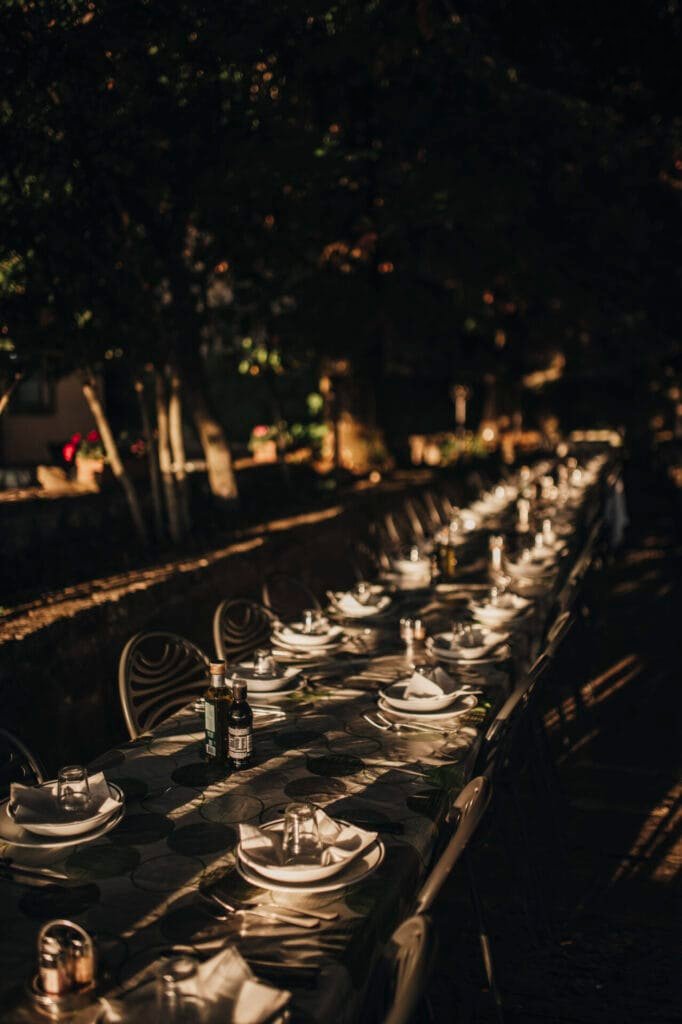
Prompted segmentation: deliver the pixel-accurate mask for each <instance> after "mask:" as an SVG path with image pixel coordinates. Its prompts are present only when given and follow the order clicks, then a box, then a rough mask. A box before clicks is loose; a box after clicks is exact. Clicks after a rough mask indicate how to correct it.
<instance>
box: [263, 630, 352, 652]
mask: <svg viewBox="0 0 682 1024" xmlns="http://www.w3.org/2000/svg"><path fill="white" fill-rule="evenodd" d="M342 635H343V630H342V629H341V627H340V626H329V628H328V629H327V630H325V632H324V633H303V632H301V631H300V630H298V629H292V628H291V626H282V628H281V629H279V630H278V631H277V632H276V633H275V638H276V639H279V640H281V641H282V642H283V643H285V644H289V645H290V646H292V647H323V646H325V644H330V643H333V642H334V641H335V640H338V639H339V637H341V636H342Z"/></svg>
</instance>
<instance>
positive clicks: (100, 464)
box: [76, 455, 104, 491]
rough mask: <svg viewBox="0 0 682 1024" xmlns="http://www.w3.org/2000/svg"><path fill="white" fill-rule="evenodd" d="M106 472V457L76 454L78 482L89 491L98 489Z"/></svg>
mask: <svg viewBox="0 0 682 1024" xmlns="http://www.w3.org/2000/svg"><path fill="white" fill-rule="evenodd" d="M103 472H104V459H90V458H86V457H85V456H83V455H77V456H76V483H77V484H78V485H79V486H80V487H83V488H85V489H86V490H88V491H98V490H99V487H100V483H101V480H102V473H103Z"/></svg>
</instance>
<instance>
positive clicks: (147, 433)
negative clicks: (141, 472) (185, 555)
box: [135, 377, 165, 540]
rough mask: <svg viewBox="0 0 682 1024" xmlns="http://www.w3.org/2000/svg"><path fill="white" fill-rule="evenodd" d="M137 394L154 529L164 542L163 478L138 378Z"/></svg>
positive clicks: (141, 384)
mask: <svg viewBox="0 0 682 1024" xmlns="http://www.w3.org/2000/svg"><path fill="white" fill-rule="evenodd" d="M135 393H136V395H137V401H138V404H139V407H140V419H141V421H142V435H143V437H144V440H145V444H146V445H147V462H148V464H149V480H150V483H151V490H152V507H153V509H154V529H155V531H156V537H157V539H158V540H163V535H164V532H165V531H164V526H163V504H162V499H161V476H160V473H159V458H158V452H157V446H156V442H155V441H154V435H153V431H152V425H151V422H150V419H149V409H148V407H147V401H146V397H145V393H144V381H143V380H142V378H141V377H138V378H137V380H136V381H135Z"/></svg>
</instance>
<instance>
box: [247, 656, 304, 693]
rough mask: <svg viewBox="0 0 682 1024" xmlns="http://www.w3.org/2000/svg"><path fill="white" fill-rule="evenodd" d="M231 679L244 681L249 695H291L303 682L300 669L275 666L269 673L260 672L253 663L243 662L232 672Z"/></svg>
mask: <svg viewBox="0 0 682 1024" xmlns="http://www.w3.org/2000/svg"><path fill="white" fill-rule="evenodd" d="M230 678H231V679H243V680H244V682H245V683H246V685H247V689H248V691H249V693H282V692H285V693H289V692H291V691H292V690H297V689H298V688H299V687H300V686H301V683H302V682H303V680H302V678H301V670H300V668H295V667H294V666H293V665H287V666H286V667H283V666H280V665H275V668H274V669H272V670H269V671H267V672H259V671H258V670H257V669H256V667H255V665H254V663H253V661H242V662H240V663H239V664H238V665H235V666H234V667H233V668H232V670H231V672H230Z"/></svg>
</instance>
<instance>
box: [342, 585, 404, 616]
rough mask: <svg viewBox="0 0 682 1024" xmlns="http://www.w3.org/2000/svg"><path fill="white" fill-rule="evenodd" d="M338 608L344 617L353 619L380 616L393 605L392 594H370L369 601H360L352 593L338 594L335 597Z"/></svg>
mask: <svg viewBox="0 0 682 1024" xmlns="http://www.w3.org/2000/svg"><path fill="white" fill-rule="evenodd" d="M335 602H336V607H337V608H338V609H339V611H342V612H343V614H344V615H348V616H350V617H351V618H362V619H364V618H365V616H367V615H378V613H379V612H383V611H384V609H385V608H388V606H389V604H390V603H391V595H390V594H378V595H377V594H370V596H369V598H368V599H367V601H358V599H357V597H355V595H354V594H352V593H351V592H350V591H347V592H346V593H345V594H337V595H336V597H335Z"/></svg>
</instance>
